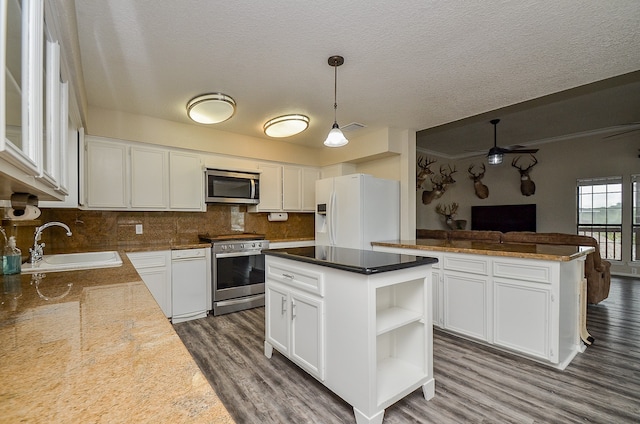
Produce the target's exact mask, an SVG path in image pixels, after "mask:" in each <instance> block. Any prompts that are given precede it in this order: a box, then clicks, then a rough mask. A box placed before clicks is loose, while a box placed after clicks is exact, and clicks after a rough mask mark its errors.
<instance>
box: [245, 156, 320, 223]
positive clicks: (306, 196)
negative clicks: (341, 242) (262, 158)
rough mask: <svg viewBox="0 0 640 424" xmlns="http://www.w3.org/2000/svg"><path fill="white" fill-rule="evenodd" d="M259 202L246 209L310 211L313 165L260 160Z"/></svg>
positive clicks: (316, 173) (316, 174)
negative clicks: (303, 165) (261, 161)
mask: <svg viewBox="0 0 640 424" xmlns="http://www.w3.org/2000/svg"><path fill="white" fill-rule="evenodd" d="M259 169H260V170H261V174H260V203H259V204H258V205H256V206H251V207H249V211H250V212H314V211H315V182H316V180H317V179H318V178H319V176H320V172H319V171H318V169H316V168H310V167H301V166H290V165H277V164H260V165H259Z"/></svg>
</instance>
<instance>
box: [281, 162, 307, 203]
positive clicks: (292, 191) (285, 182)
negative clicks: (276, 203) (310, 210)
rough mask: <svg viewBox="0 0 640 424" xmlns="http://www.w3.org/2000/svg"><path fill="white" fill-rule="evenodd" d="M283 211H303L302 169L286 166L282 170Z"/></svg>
mask: <svg viewBox="0 0 640 424" xmlns="http://www.w3.org/2000/svg"><path fill="white" fill-rule="evenodd" d="M282 209H283V210H285V211H287V210H291V211H299V210H301V209H302V168H300V167H297V166H284V167H283V168H282Z"/></svg>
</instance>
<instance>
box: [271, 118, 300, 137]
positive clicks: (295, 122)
mask: <svg viewBox="0 0 640 424" xmlns="http://www.w3.org/2000/svg"><path fill="white" fill-rule="evenodd" d="M308 127H309V118H308V117H307V116H304V115H297V114H295V115H283V116H278V117H277V118H273V119H270V120H269V121H267V122H266V123H265V124H264V133H265V134H266V135H268V136H269V137H275V138H282V137H291V136H293V135H296V134H300V133H301V132H302V131H304V130H306V129H307V128H308Z"/></svg>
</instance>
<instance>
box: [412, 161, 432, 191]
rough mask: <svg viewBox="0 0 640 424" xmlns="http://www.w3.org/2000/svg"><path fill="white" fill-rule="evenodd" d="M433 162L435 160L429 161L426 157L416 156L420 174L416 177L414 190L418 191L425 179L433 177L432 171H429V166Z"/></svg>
mask: <svg viewBox="0 0 640 424" xmlns="http://www.w3.org/2000/svg"><path fill="white" fill-rule="evenodd" d="M435 162H436V159H433V160H430V159H429V157H428V156H425V157H422V156H418V168H420V172H418V174H417V175H416V190H420V189H421V188H422V184H424V181H425V180H426V179H427V177H428V176H429V175H433V171H432V170H431V169H429V166H430V165H431V164H433V163H435Z"/></svg>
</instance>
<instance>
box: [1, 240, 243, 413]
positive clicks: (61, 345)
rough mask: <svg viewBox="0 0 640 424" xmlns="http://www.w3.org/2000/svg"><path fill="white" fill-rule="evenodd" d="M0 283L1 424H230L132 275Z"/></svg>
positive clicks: (86, 274) (107, 271)
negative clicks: (109, 423) (126, 423)
mask: <svg viewBox="0 0 640 424" xmlns="http://www.w3.org/2000/svg"><path fill="white" fill-rule="evenodd" d="M119 253H120V257H121V258H122V261H123V264H122V266H120V267H117V268H103V269H92V270H83V271H68V272H56V273H47V274H46V275H44V276H43V275H42V274H40V275H38V274H32V275H29V274H22V275H13V276H8V275H5V276H0V281H2V284H3V288H4V290H3V292H2V293H3V294H2V302H1V304H0V357H1V358H2V361H1V362H0V416H2V421H3V422H30V423H38V422H43V423H45V422H46V423H50V422H68V423H71V422H122V423H124V422H163V423H164V422H173V423H179V422H188V423H233V420H232V418H231V416H230V415H229V414H228V412H227V410H226V409H225V407H224V406H223V405H222V403H221V402H220V400H219V399H218V397H217V396H216V394H215V392H214V391H213V389H212V388H211V386H210V385H209V383H208V382H207V380H206V379H205V377H204V376H203V374H202V373H201V372H200V370H199V369H198V367H197V365H196V364H195V362H194V361H193V359H192V358H191V356H190V354H189V352H188V351H187V349H186V348H185V346H184V345H183V344H182V342H181V340H180V338H179V337H178V335H177V334H176V333H175V331H174V330H173V328H172V326H171V324H170V323H169V321H168V320H167V318H166V317H165V316H164V314H163V313H162V310H161V309H160V308H159V306H158V305H157V303H156V302H155V301H154V299H153V297H152V295H151V293H150V292H149V290H148V289H147V287H146V286H145V284H144V283H143V282H142V280H141V279H140V276H139V275H138V273H137V272H136V271H135V269H134V267H133V266H132V265H131V263H130V261H129V260H128V259H127V255H126V254H125V252H124V251H120V252H119Z"/></svg>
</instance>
